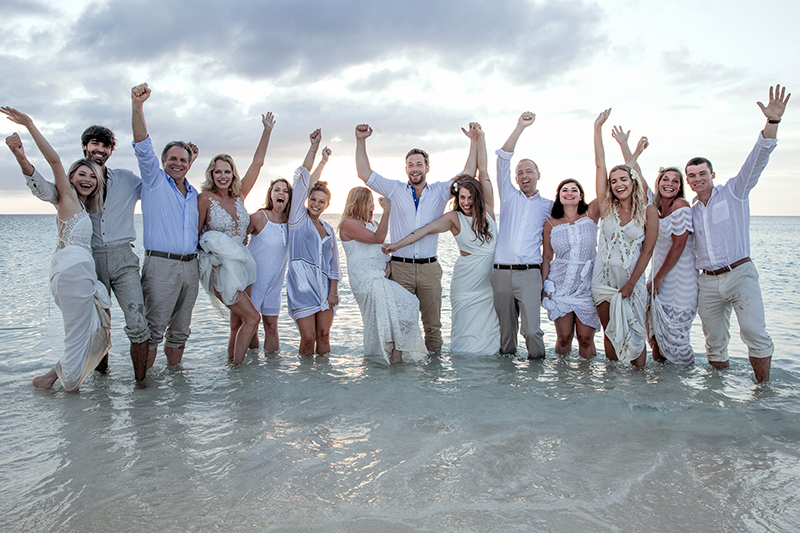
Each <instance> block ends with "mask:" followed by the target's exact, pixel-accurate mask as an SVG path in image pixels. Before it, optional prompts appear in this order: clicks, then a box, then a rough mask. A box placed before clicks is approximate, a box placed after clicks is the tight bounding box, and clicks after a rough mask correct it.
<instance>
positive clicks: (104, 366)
mask: <svg viewBox="0 0 800 533" xmlns="http://www.w3.org/2000/svg"><path fill="white" fill-rule="evenodd" d="M94 369H95V370H96V371H97V372H100V373H101V374H105V373H106V372H108V354H106V356H105V357H103V358H102V359H100V362H99V363H97V366H96V367H94ZM48 388H49V387H48Z"/></svg>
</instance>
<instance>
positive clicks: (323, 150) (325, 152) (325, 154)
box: [322, 146, 333, 164]
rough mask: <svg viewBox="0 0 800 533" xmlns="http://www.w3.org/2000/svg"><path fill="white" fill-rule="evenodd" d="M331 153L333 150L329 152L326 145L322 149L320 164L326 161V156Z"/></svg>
mask: <svg viewBox="0 0 800 533" xmlns="http://www.w3.org/2000/svg"><path fill="white" fill-rule="evenodd" d="M331 153H333V152H331V149H330V148H328V147H327V146H326V147H325V148H323V149H322V164H325V163H327V162H328V158H329V157H330V156H331Z"/></svg>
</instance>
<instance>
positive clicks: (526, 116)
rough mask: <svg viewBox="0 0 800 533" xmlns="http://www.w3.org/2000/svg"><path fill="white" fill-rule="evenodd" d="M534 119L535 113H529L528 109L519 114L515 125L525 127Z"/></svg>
mask: <svg viewBox="0 0 800 533" xmlns="http://www.w3.org/2000/svg"><path fill="white" fill-rule="evenodd" d="M534 120H536V114H535V113H531V112H530V111H525V112H524V113H523V114H521V115H520V116H519V120H517V125H518V126H522V127H523V128H527V127H528V126H530V125H531V124H533V121H534Z"/></svg>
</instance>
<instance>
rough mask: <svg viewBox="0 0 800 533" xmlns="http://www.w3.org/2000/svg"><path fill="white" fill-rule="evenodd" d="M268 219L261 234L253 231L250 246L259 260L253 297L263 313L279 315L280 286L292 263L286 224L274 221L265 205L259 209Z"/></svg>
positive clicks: (256, 259) (281, 288)
mask: <svg viewBox="0 0 800 533" xmlns="http://www.w3.org/2000/svg"><path fill="white" fill-rule="evenodd" d="M258 212H259V213H261V214H262V215H263V217H264V219H265V220H266V221H267V223H266V224H265V225H264V228H263V229H262V230H261V231H260V232H258V234H255V233H254V234H252V235H250V243H249V244H248V248H250V252H251V253H252V254H253V259H255V261H256V270H257V273H256V282H255V283H254V284H253V294H252V296H251V297H250V299H251V300H253V305H255V306H256V309H258V311H259V312H260V313H261V314H262V315H264V316H278V314H279V313H280V310H281V290H283V281H284V279H285V278H286V265H287V264H288V263H289V245H288V242H289V241H288V236H287V225H286V224H275V223H274V222H271V221H270V219H269V217H267V214H266V213H265V212H264V210H263V209H259V211H258Z"/></svg>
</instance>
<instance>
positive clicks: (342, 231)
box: [339, 196, 392, 244]
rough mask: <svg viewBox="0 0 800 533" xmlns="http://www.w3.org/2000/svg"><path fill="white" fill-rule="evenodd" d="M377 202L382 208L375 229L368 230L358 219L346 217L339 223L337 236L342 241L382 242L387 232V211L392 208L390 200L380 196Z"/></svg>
mask: <svg viewBox="0 0 800 533" xmlns="http://www.w3.org/2000/svg"><path fill="white" fill-rule="evenodd" d="M378 203H380V204H381V208H383V216H382V217H381V221H380V223H379V224H378V228H377V229H376V230H375V231H370V230H369V229H367V227H366V226H365V225H364V223H363V222H361V221H360V220H356V219H354V218H346V219H344V220H342V223H341V224H340V225H339V236H340V237H341V239H342V241H345V242H346V241H358V242H363V243H366V244H383V241H385V240H386V235H387V234H388V233H389V213H390V212H391V210H392V201H391V200H389V199H388V198H386V197H385V196H381V197H380V198H379V199H378Z"/></svg>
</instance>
